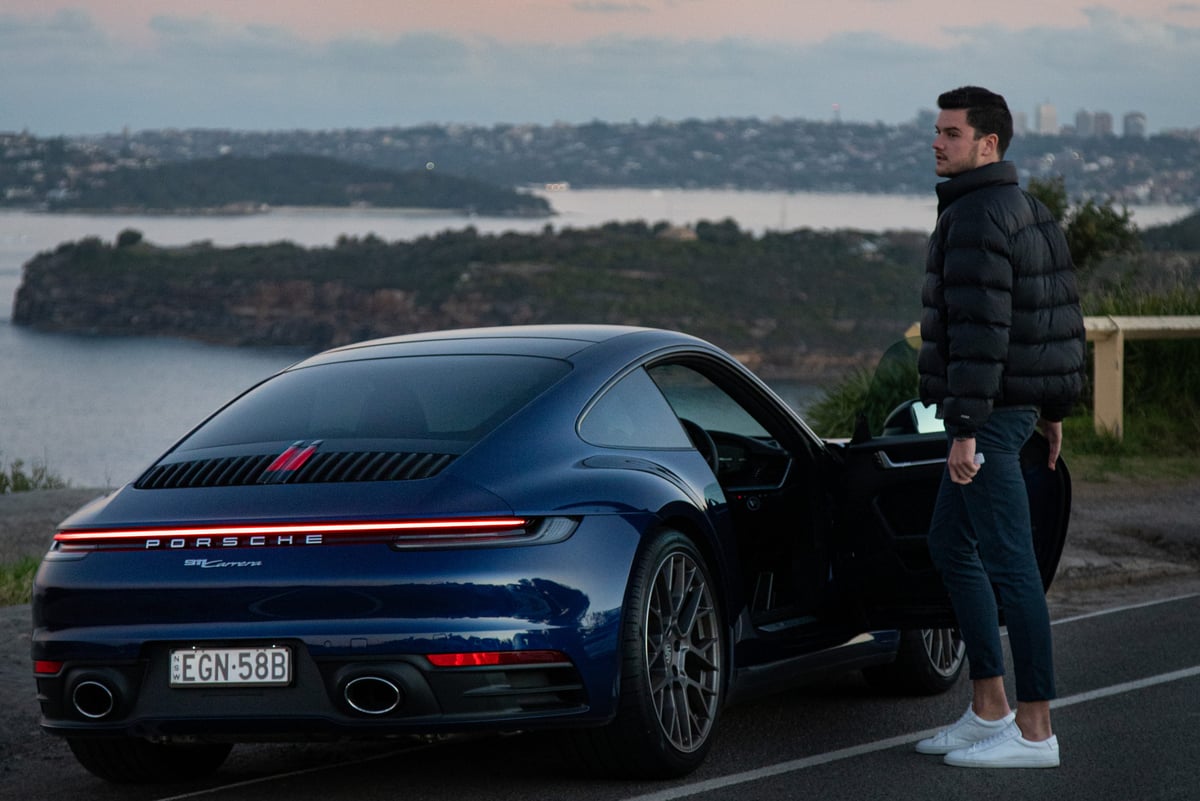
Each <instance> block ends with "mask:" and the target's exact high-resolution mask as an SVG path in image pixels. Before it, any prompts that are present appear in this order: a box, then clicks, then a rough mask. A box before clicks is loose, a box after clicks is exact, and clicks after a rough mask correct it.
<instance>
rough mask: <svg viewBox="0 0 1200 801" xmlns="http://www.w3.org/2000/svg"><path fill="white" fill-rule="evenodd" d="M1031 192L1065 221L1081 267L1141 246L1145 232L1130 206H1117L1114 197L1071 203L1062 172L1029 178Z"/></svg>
mask: <svg viewBox="0 0 1200 801" xmlns="http://www.w3.org/2000/svg"><path fill="white" fill-rule="evenodd" d="M1029 194H1031V195H1033V196H1034V197H1036V198H1037V199H1038V200H1040V201H1042V203H1044V204H1046V207H1047V208H1048V209H1050V213H1051V214H1053V215H1054V219H1056V220H1058V222H1059V224H1060V225H1062V227H1063V231H1064V233H1065V234H1066V236H1067V246H1068V247H1070V249H1071V258H1072V259H1073V260H1074V261H1075V266H1076V267H1078V268H1079V269H1080V270H1084V269H1087V268H1088V267H1091V266H1092V265H1094V264H1095V263H1096V262H1097V261H1099V260H1100V259H1101V258H1102V257H1104V256H1107V255H1109V254H1113V253H1134V252H1136V251H1137V250H1139V249H1140V248H1141V236H1140V234H1139V233H1138V229H1137V226H1136V225H1134V223H1133V220H1132V219H1131V218H1130V216H1129V209H1127V208H1125V207H1124V206H1122V207H1121V211H1119V212H1118V211H1117V210H1116V209H1114V208H1113V206H1112V203H1111V202H1110V201H1107V200H1106V201H1104V203H1102V204H1097V203H1096V201H1094V200H1085V201H1083V202H1082V203H1076V204H1075V206H1073V207H1072V206H1071V204H1070V202H1069V201H1068V199H1067V187H1066V182H1065V181H1064V180H1063V178H1062V176H1059V177H1057V178H1049V179H1046V180H1042V179H1039V178H1030V179H1029Z"/></svg>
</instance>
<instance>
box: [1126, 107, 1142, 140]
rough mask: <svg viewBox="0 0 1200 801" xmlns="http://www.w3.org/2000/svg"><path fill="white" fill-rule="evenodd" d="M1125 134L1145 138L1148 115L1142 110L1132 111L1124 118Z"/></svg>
mask: <svg viewBox="0 0 1200 801" xmlns="http://www.w3.org/2000/svg"><path fill="white" fill-rule="evenodd" d="M1124 132H1125V136H1128V137H1137V138H1144V137H1145V136H1146V115H1145V114H1143V113H1141V112H1140V111H1131V112H1129V113H1128V114H1126V115H1125V119H1124Z"/></svg>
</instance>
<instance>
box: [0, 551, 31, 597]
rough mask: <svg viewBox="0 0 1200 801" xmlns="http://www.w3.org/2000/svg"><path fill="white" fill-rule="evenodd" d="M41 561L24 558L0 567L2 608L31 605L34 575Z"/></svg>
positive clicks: (29, 557)
mask: <svg viewBox="0 0 1200 801" xmlns="http://www.w3.org/2000/svg"><path fill="white" fill-rule="evenodd" d="M40 561H41V560H40V559H35V558H34V557H32V556H24V557H22V558H21V559H19V560H18V561H16V562H10V563H8V564H3V565H0V606H13V605H15V604H27V603H29V597H30V593H31V591H32V590H33V574H34V573H36V572H37V568H38V564H39V563H40Z"/></svg>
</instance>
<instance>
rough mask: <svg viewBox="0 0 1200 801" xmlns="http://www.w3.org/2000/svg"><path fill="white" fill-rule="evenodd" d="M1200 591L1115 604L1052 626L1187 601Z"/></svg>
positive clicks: (1053, 622)
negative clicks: (1132, 602)
mask: <svg viewBox="0 0 1200 801" xmlns="http://www.w3.org/2000/svg"><path fill="white" fill-rule="evenodd" d="M1198 596H1200V593H1196V592H1193V593H1188V594H1187V595H1176V596H1175V597H1173V598H1158V599H1155V600H1153V601H1142V602H1141V603H1136V604H1128V605H1126V606H1114V607H1111V608H1109V609H1101V610H1099V611H1097V612H1085V613H1084V614H1082V615H1073V616H1071V617H1064V618H1062V619H1061V620H1054V621H1051V623H1050V625H1051V626H1061V625H1062V624H1063V623H1074V622H1075V621H1077V620H1087V619H1088V618H1093V617H1104V616H1105V615H1115V614H1117V613H1118V612H1128V611H1130V610H1133V609H1145V608H1146V607H1147V606H1158V605H1159V604H1173V603H1175V602H1176V601H1186V600H1188V599H1189V598H1196V597H1198Z"/></svg>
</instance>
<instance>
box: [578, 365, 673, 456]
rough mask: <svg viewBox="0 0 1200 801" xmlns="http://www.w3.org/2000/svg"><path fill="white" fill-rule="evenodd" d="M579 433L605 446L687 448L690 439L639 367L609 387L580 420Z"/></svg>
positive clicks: (591, 441)
mask: <svg viewBox="0 0 1200 801" xmlns="http://www.w3.org/2000/svg"><path fill="white" fill-rule="evenodd" d="M579 436H581V437H583V439H584V440H586V441H587V442H590V443H592V444H593V445H600V446H602V447H608V448H690V447H692V443H691V440H689V439H688V436H687V434H686V433H685V432H684V430H683V426H681V425H680V424H679V420H678V418H676V417H675V413H674V412H672V411H671V407H670V406H669V405H668V404H667V401H666V400H665V399H664V398H663V396H662V393H661V392H659V391H658V387H656V386H655V385H654V382H653V381H651V380H650V378H649V376H647V375H646V372H645V371H644V370H642V369H640V368H639V369H637V370H634V371H633V372H632V373H630V374H629V375H627V376H625V377H624V378H622V379H621V380H620V381H618V382H617V383H616V384H614V385H613V386H611V387H609V389H608V391H607V392H605V393H604V394H603V395H602V396H601V397H600V399H599V400H597V401H596V402H595V403H594V404H593V405H592V407H591V408H590V409H588V411H587V414H585V415H584V418H583V421H582V422H581V423H580V424H579Z"/></svg>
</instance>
